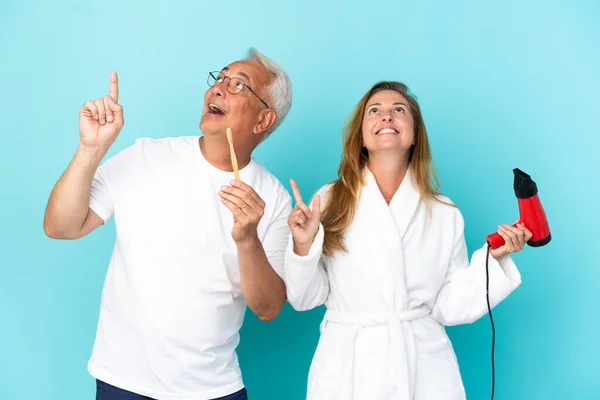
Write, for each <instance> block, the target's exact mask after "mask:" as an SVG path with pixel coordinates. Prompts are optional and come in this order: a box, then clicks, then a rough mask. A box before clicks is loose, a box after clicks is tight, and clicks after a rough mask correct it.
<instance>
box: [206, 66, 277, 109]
mask: <svg viewBox="0 0 600 400" xmlns="http://www.w3.org/2000/svg"><path fill="white" fill-rule="evenodd" d="M225 79H229V82H228V83H227V86H226V89H227V91H228V92H229V93H231V94H238V93H240V92H241V91H242V90H244V88H245V87H247V88H248V90H250V91H251V92H252V94H254V95H255V96H256V97H258V99H259V100H260V101H261V102H262V103H263V104H264V105H265V107H267V108H271V107H269V105H268V104H267V102H266V101H264V100H263V99H261V98H260V96H259V95H257V94H256V92H255V91H254V90H252V88H251V87H250V86H248V85H247V84H246V82H244V81H243V80H242V79H240V78H237V77H229V76H227V75H224V74H222V73H220V72H219V71H213V72H209V73H208V79H207V83H208V86H210V87H213V86H214V85H215V84H216V83H223V82H225Z"/></svg>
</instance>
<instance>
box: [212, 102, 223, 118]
mask: <svg viewBox="0 0 600 400" xmlns="http://www.w3.org/2000/svg"><path fill="white" fill-rule="evenodd" d="M208 112H209V113H210V114H217V115H225V110H223V109H222V108H221V107H219V106H218V105H216V104H215V103H209V104H208Z"/></svg>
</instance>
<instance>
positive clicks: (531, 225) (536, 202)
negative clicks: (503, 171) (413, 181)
mask: <svg viewBox="0 0 600 400" xmlns="http://www.w3.org/2000/svg"><path fill="white" fill-rule="evenodd" d="M513 173H514V175H515V180H514V189H515V196H517V200H518V203H519V214H520V217H519V220H518V221H517V222H516V223H515V224H514V225H513V226H516V225H517V224H523V225H525V227H526V228H527V229H529V230H530V231H531V233H532V234H533V236H531V239H529V241H528V242H527V244H528V245H530V246H531V247H541V246H544V245H546V244H548V243H549V242H550V240H551V239H552V236H551V235H550V227H549V226H548V219H547V218H546V213H545V212H544V209H543V208H542V203H541V202H540V198H539V196H538V189H537V185H536V184H535V182H534V181H533V180H532V179H531V177H530V176H529V175H527V174H526V173H525V172H523V171H521V170H520V169H518V168H515V169H513ZM486 240H487V242H488V243H489V245H490V248H492V249H497V248H498V247H501V246H502V245H504V239H503V238H502V236H500V234H498V232H495V233H492V234H490V235H488V236H487V238H486Z"/></svg>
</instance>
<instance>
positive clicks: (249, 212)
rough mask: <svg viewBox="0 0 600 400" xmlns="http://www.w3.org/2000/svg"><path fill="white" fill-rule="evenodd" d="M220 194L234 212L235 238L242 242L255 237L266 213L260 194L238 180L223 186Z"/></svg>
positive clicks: (232, 233) (233, 232) (238, 242)
mask: <svg viewBox="0 0 600 400" xmlns="http://www.w3.org/2000/svg"><path fill="white" fill-rule="evenodd" d="M219 196H221V201H222V202H223V204H225V206H227V208H229V209H230V210H231V212H232V213H233V230H232V231H231V236H232V237H233V240H235V242H236V243H237V244H242V243H245V242H248V241H251V240H253V239H255V238H256V237H257V235H258V233H257V229H256V228H257V226H258V223H259V222H260V219H261V218H262V216H263V215H264V213H265V202H264V201H263V200H262V199H261V198H260V196H259V195H258V194H257V193H256V192H255V191H254V189H252V187H251V186H249V185H247V184H245V183H244V182H241V181H237V180H233V181H231V186H223V187H222V188H221V190H220V191H219Z"/></svg>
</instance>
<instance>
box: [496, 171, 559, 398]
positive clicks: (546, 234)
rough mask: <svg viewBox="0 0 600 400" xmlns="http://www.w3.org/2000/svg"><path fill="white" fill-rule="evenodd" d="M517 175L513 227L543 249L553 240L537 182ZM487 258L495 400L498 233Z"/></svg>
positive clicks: (500, 242) (521, 174)
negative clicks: (493, 256)
mask: <svg viewBox="0 0 600 400" xmlns="http://www.w3.org/2000/svg"><path fill="white" fill-rule="evenodd" d="M513 173H514V175H515V180H514V189H515V196H517V200H518V203H519V214H520V216H519V220H518V221H517V222H515V224H514V225H513V226H516V225H517V224H523V225H525V227H526V228H527V229H529V230H530V231H531V233H532V236H531V239H529V241H528V242H527V244H528V245H530V246H531V247H541V246H544V245H546V244H548V243H549V242H550V239H551V238H552V237H551V236H550V228H549V227H548V220H547V219H546V213H545V212H544V209H543V208H542V203H541V202H540V198H539V196H538V189H537V185H536V184H535V182H534V181H533V180H532V179H531V177H530V176H529V175H527V174H526V173H525V172H523V171H521V170H520V169H518V168H515V169H513ZM486 240H487V244H488V246H487V258H486V263H485V276H486V298H487V305H488V314H489V316H490V322H491V324H492V400H493V399H494V389H495V383H496V381H495V367H494V349H495V343H496V328H495V326H494V318H493V317H492V308H491V304H490V292H489V290H490V276H489V257H490V249H497V248H498V247H501V246H502V245H504V238H503V237H502V236H500V234H499V233H498V232H495V233H492V234H489V235H487V237H486Z"/></svg>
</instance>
